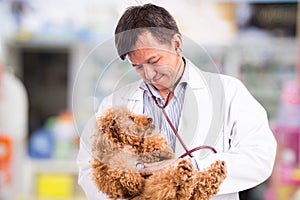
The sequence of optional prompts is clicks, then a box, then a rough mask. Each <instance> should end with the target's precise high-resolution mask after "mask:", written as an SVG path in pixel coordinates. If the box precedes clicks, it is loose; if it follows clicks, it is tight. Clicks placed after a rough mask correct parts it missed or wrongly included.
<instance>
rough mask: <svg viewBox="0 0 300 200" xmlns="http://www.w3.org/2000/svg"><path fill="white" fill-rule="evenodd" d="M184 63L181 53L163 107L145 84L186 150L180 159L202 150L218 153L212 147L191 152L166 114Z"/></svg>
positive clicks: (194, 149)
mask: <svg viewBox="0 0 300 200" xmlns="http://www.w3.org/2000/svg"><path fill="white" fill-rule="evenodd" d="M179 50H180V52H181V49H179ZM182 62H183V56H182V54H181V53H180V63H179V65H178V67H177V72H176V75H175V78H174V81H173V83H172V86H171V87H170V89H169V91H168V94H167V97H166V100H165V103H164V104H163V105H160V104H159V103H158V100H157V98H156V97H155V96H154V94H153V93H152V91H151V89H150V87H149V85H148V83H146V82H145V85H146V87H147V90H148V91H149V93H150V94H151V98H152V99H153V101H154V103H155V105H156V106H157V107H158V108H160V109H161V111H162V113H163V115H164V117H165V119H166V120H167V122H168V124H169V125H170V127H171V129H172V131H173V133H174V134H175V136H176V138H177V139H178V140H179V142H180V144H181V145H182V147H183V148H184V150H185V153H184V154H182V155H181V156H180V157H179V158H184V157H186V156H189V157H190V158H193V157H194V156H193V155H192V153H193V152H195V151H198V150H200V149H210V150H211V151H213V152H214V153H217V151H216V149H215V148H213V147H211V146H198V147H195V148H193V149H191V150H188V148H187V146H186V145H185V143H184V142H183V140H182V138H181V137H180V135H179V133H178V131H177V130H176V128H175V127H174V125H173V123H172V121H171V120H170V118H169V116H168V114H167V113H166V111H165V108H166V107H167V105H168V104H169V102H170V100H171V97H172V96H173V95H174V89H175V87H176V82H177V80H176V79H177V76H178V74H179V71H180V68H181V67H182Z"/></svg>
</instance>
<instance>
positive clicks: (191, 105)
mask: <svg viewBox="0 0 300 200" xmlns="http://www.w3.org/2000/svg"><path fill="white" fill-rule="evenodd" d="M197 111H198V108H197V101H196V98H195V94H194V93H193V90H192V88H191V87H190V86H189V85H187V87H186V91H185V98H184V103H183V108H182V113H181V119H180V125H179V131H178V134H179V135H180V137H181V138H182V140H183V142H184V143H185V145H186V146H187V148H188V149H189V148H190V146H191V145H192V141H193V139H194V137H195V132H196V129H197V123H198V122H197V121H198V115H199V112H197ZM183 153H185V150H184V148H183V146H182V145H181V143H180V142H179V140H178V139H176V146H175V156H176V157H179V156H181V155H182V154H183Z"/></svg>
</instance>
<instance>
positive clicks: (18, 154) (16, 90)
mask: <svg viewBox="0 0 300 200" xmlns="http://www.w3.org/2000/svg"><path fill="white" fill-rule="evenodd" d="M0 65H1V64H0ZM27 120H28V100H27V94H26V90H25V88H24V86H23V84H22V83H21V81H19V80H18V79H17V78H16V77H15V76H14V75H13V74H11V73H8V72H4V71H2V67H1V66H0V199H1V200H15V199H21V198H22V197H23V195H24V188H25V185H24V183H25V180H24V174H25V172H24V163H25V162H26V159H25V158H26V135H27Z"/></svg>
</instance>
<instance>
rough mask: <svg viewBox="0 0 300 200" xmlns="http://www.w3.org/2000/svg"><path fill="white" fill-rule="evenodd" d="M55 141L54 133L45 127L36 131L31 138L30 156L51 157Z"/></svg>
mask: <svg viewBox="0 0 300 200" xmlns="http://www.w3.org/2000/svg"><path fill="white" fill-rule="evenodd" d="M53 147H54V142H53V138H52V134H51V133H50V132H49V131H47V130H46V129H44V128H40V129H38V130H37V131H35V132H34V133H33V134H32V136H31V137H30V139H29V156H30V157H32V158H40V159H45V158H51V157H52V152H53Z"/></svg>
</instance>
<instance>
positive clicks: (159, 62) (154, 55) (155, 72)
mask: <svg viewBox="0 0 300 200" xmlns="http://www.w3.org/2000/svg"><path fill="white" fill-rule="evenodd" d="M128 58H129V60H130V62H131V64H132V66H133V67H134V69H135V70H136V72H137V73H138V75H139V76H140V77H141V78H142V79H143V80H144V81H146V82H148V83H151V84H152V85H153V86H154V87H155V88H156V89H157V90H159V91H165V90H168V89H170V87H172V86H173V84H174V82H175V81H176V80H175V79H178V77H180V76H181V74H182V72H183V67H181V68H180V69H178V67H179V64H180V60H181V56H180V54H178V52H177V51H176V46H175V42H174V44H173V41H171V44H161V43H160V42H158V41H157V40H156V39H155V38H154V37H153V36H152V34H151V33H150V32H144V33H142V34H141V35H140V36H139V37H138V41H137V43H136V44H135V46H134V50H133V51H131V52H130V53H129V54H128ZM177 70H179V71H178V72H177ZM177 73H178V75H176V74H177ZM176 76H177V77H176Z"/></svg>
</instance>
